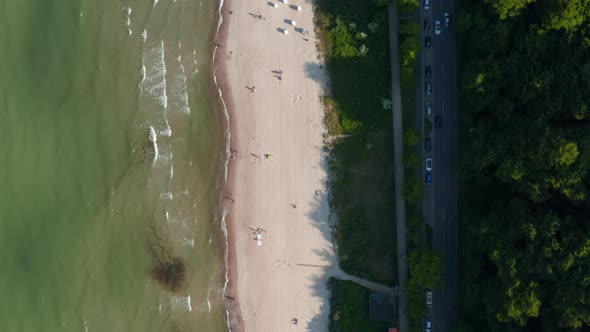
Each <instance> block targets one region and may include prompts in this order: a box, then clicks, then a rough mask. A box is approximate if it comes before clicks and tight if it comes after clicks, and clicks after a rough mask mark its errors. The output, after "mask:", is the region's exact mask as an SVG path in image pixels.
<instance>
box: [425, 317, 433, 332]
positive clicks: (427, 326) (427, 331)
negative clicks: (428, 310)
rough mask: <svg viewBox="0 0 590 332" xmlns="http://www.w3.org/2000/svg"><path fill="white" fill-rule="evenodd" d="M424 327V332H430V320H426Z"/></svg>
mask: <svg viewBox="0 0 590 332" xmlns="http://www.w3.org/2000/svg"><path fill="white" fill-rule="evenodd" d="M424 325H425V326H426V332H431V331H432V321H431V320H430V319H427V320H426V322H424Z"/></svg>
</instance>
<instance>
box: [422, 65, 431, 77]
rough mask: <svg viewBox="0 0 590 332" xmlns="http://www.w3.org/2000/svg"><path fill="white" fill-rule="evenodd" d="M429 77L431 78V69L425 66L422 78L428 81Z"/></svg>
mask: <svg viewBox="0 0 590 332" xmlns="http://www.w3.org/2000/svg"><path fill="white" fill-rule="evenodd" d="M431 76H432V69H430V66H426V67H425V68H424V77H426V78H428V79H429V78H430V77H431Z"/></svg>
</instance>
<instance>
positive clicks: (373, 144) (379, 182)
mask: <svg viewBox="0 0 590 332" xmlns="http://www.w3.org/2000/svg"><path fill="white" fill-rule="evenodd" d="M392 145H393V139H392V137H391V133H381V134H370V135H369V134H358V135H353V136H350V137H346V138H342V139H339V140H337V141H335V142H334V145H333V147H332V154H333V159H332V160H331V161H330V162H329V167H330V175H331V181H330V187H331V189H332V192H331V194H332V195H331V200H330V205H331V206H332V209H333V211H335V212H336V213H337V215H338V218H339V223H338V225H337V227H336V232H335V234H336V239H337V243H338V253H339V255H340V263H341V268H342V269H343V270H344V271H346V272H348V273H350V274H353V275H357V276H360V277H364V278H368V279H371V280H375V281H379V282H383V283H387V284H394V283H395V281H396V280H397V270H396V267H397V255H396V254H395V252H396V251H395V249H396V246H395V240H394V239H395V236H396V235H395V234H396V233H395V232H396V229H395V225H396V224H395V208H394V207H395V202H394V198H395V192H394V190H395V188H394V185H393V184H394V177H393V146H392Z"/></svg>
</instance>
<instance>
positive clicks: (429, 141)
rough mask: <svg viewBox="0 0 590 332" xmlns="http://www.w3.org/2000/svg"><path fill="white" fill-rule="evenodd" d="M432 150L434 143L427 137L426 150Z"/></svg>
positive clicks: (425, 141)
mask: <svg viewBox="0 0 590 332" xmlns="http://www.w3.org/2000/svg"><path fill="white" fill-rule="evenodd" d="M431 148H432V142H431V140H430V137H426V138H425V139H424V150H426V151H430V149H431Z"/></svg>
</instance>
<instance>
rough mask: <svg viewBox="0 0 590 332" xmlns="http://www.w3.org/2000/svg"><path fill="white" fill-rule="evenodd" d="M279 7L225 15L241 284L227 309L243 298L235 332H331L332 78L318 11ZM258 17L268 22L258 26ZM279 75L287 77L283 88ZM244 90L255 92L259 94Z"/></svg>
mask: <svg viewBox="0 0 590 332" xmlns="http://www.w3.org/2000/svg"><path fill="white" fill-rule="evenodd" d="M274 3H277V2H276V1H275V2H274ZM278 4H279V8H273V7H272V6H270V5H269V2H268V1H266V0H237V1H235V0H234V1H231V2H230V3H226V4H225V5H224V8H223V10H222V13H223V14H222V15H223V19H224V23H223V25H222V32H221V34H220V36H219V37H218V40H217V43H218V44H219V47H218V48H217V52H218V54H217V57H216V62H217V63H216V66H217V71H216V73H217V74H218V77H220V80H221V83H220V86H221V87H222V91H223V93H224V100H225V102H226V104H227V106H228V109H229V111H230V128H231V135H232V137H231V148H232V149H234V150H235V151H236V153H235V159H232V160H230V164H229V166H230V168H229V178H230V180H229V185H228V187H227V188H226V192H225V195H227V196H228V197H231V198H233V199H234V203H231V201H230V200H226V207H227V208H228V209H229V216H228V219H227V223H228V227H229V228H230V237H229V239H230V241H231V243H230V260H231V262H230V270H232V267H233V270H234V271H233V272H231V271H230V282H234V283H235V281H236V280H235V278H236V275H237V283H235V284H234V285H233V286H230V290H229V292H228V296H229V300H228V301H229V302H231V301H234V300H233V299H234V298H235V295H237V299H238V301H239V307H240V312H241V320H242V322H241V323H240V324H239V325H242V327H237V325H235V328H234V330H235V331H239V330H242V328H243V330H245V331H256V332H265V331H273V332H275V331H291V330H293V331H297V330H301V331H327V330H328V313H329V303H328V298H329V292H328V290H327V289H326V282H327V278H328V276H329V275H330V274H332V272H334V271H335V270H336V268H335V266H336V258H335V254H334V248H333V245H332V240H331V233H330V222H329V217H330V211H329V208H328V201H327V193H326V192H327V190H326V180H327V172H326V168H325V157H326V154H325V153H324V152H323V151H322V146H323V144H322V135H323V133H324V132H325V130H324V128H323V124H322V115H323V111H322V105H321V103H320V98H319V97H320V95H321V94H323V87H324V86H325V82H326V77H325V73H324V70H323V69H322V68H321V67H320V65H321V64H322V63H321V62H320V60H319V59H318V53H317V50H316V46H315V42H316V39H315V35H314V32H313V10H312V3H311V2H309V1H307V0H299V1H298V2H293V3H291V2H289V4H285V3H282V2H280V3H278ZM290 5H298V6H301V7H302V11H301V12H299V11H297V10H295V9H293V8H291V7H290ZM229 11H231V12H232V13H229ZM258 14H260V15H262V17H264V19H257V18H255V17H254V16H255V15H258ZM286 20H294V21H296V24H297V27H301V28H304V29H306V30H309V34H308V35H304V34H302V33H300V32H298V31H296V30H295V29H294V27H293V26H292V25H290V24H288V23H287V22H288V21H286ZM278 29H287V30H288V31H289V33H288V34H287V35H285V34H283V33H281V32H279V30H278ZM304 38H307V39H309V41H305V40H304ZM220 62H221V63H220ZM273 70H282V71H283V75H282V80H280V81H279V79H278V78H276V77H274V74H273V72H272V71H273ZM246 86H248V87H252V86H255V87H256V92H254V93H252V92H250V90H249V89H247V88H246ZM265 154H272V159H266V158H265V157H264V155H265ZM316 190H321V193H319V195H316ZM291 204H295V205H296V208H293V207H292V205H291ZM258 227H260V228H262V229H264V230H266V231H267V233H263V245H262V246H258V244H257V242H256V241H255V239H254V237H255V236H254V234H253V230H254V229H256V228H258ZM232 264H233V265H232ZM230 307H231V306H230ZM292 318H297V320H298V324H297V325H294V324H292V322H291V319H292ZM234 323H236V324H238V323H239V319H236V320H235V321H234Z"/></svg>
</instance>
